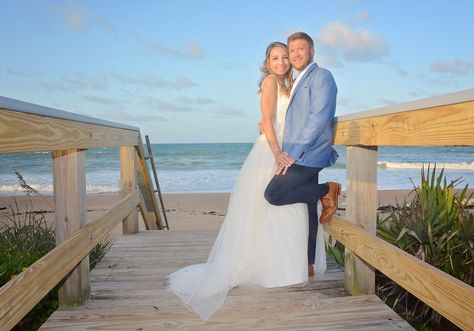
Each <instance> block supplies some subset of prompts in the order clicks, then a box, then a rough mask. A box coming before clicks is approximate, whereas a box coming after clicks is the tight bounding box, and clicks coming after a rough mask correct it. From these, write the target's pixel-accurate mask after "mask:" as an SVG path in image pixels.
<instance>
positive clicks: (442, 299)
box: [325, 217, 474, 330]
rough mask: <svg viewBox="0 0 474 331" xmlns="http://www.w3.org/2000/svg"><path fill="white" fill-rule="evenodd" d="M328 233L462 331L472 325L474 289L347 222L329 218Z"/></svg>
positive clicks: (473, 319)
mask: <svg viewBox="0 0 474 331" xmlns="http://www.w3.org/2000/svg"><path fill="white" fill-rule="evenodd" d="M325 230H326V232H327V233H328V234H330V235H331V236H332V237H334V238H335V239H336V240H338V241H340V242H341V243H342V244H343V245H344V246H345V247H346V248H348V249H350V250H351V251H352V252H354V253H355V254H356V255H357V256H359V257H360V258H362V259H364V260H365V261H366V262H367V263H369V264H370V265H372V266H374V267H375V268H376V269H378V270H380V271H381V272H383V273H384V274H385V275H387V276H388V277H390V278H391V279H392V280H394V281H395V282H397V283H398V284H399V285H400V286H403V287H404V288H405V289H406V290H408V291H409V292H410V293H412V294H413V295H415V296H416V297H417V298H419V299H420V300H422V301H423V302H424V303H426V304H427V305H429V306H430V307H432V308H433V309H434V310H436V311H437V312H438V313H440V314H441V315H443V316H444V317H446V318H447V319H449V320H450V321H451V322H453V323H454V324H456V325H457V326H459V327H460V328H462V329H465V330H468V329H471V328H472V326H473V325H474V288H473V287H471V286H469V285H467V284H465V283H463V282H461V281H460V280H458V279H456V278H454V277H452V276H450V275H448V274H446V273H444V272H442V271H441V270H438V269H436V268H434V267H433V266H431V265H429V264H428V263H425V262H423V261H421V260H419V259H417V258H416V257H414V256H412V255H410V254H408V253H406V252H404V251H402V250H401V249H399V248H397V247H395V246H393V245H391V244H389V243H387V242H385V241H384V240H382V239H380V238H377V237H374V236H373V235H372V234H370V233H367V232H366V231H364V230H363V229H361V228H359V227H357V226H355V225H353V224H351V223H350V222H348V221H347V220H344V219H342V218H339V217H333V219H332V220H331V222H330V223H329V224H327V225H325Z"/></svg>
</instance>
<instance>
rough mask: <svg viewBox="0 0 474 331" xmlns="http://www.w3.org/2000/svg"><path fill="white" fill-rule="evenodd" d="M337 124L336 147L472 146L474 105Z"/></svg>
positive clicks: (420, 110)
mask: <svg viewBox="0 0 474 331" xmlns="http://www.w3.org/2000/svg"><path fill="white" fill-rule="evenodd" d="M356 115H357V114H353V116H351V118H352V119H348V120H337V122H336V123H335V127H334V131H335V136H334V144H335V145H365V146H474V101H472V100H471V101H465V102H462V103H457V104H451V105H444V106H437V107H431V108H426V109H419V110H411V111H406V112H397V113H392V114H384V115H380V116H378V115H377V114H376V113H374V115H373V116H371V117H364V118H361V119H357V118H353V117H355V116H356Z"/></svg>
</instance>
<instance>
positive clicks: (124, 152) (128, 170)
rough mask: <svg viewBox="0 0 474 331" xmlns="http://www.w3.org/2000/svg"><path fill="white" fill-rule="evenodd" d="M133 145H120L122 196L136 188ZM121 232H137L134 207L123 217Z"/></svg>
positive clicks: (135, 165) (136, 214) (136, 216)
mask: <svg viewBox="0 0 474 331" xmlns="http://www.w3.org/2000/svg"><path fill="white" fill-rule="evenodd" d="M136 155H137V154H136V152H135V147H134V146H121V147H120V195H121V196H122V197H125V196H127V195H128V194H130V193H132V192H134V191H136V189H137V156H136ZM122 231H123V234H133V233H137V232H138V210H137V208H135V209H134V210H133V211H132V212H130V214H129V215H128V216H127V217H126V218H124V219H123V222H122Z"/></svg>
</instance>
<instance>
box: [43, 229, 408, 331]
mask: <svg viewBox="0 0 474 331" xmlns="http://www.w3.org/2000/svg"><path fill="white" fill-rule="evenodd" d="M216 236H217V231H216V230H198V231H175V230H170V231H166V232H165V231H145V232H139V233H138V234H135V235H133V236H122V237H120V238H119V239H118V240H117V242H116V244H115V245H114V246H113V247H112V249H111V250H110V251H109V252H108V253H107V255H106V256H105V258H104V259H103V260H102V261H101V262H100V263H99V264H98V265H97V266H96V268H95V269H94V270H93V271H92V272H91V280H92V294H91V299H90V301H88V302H87V303H86V306H85V307H83V308H68V309H67V310H58V311H56V312H55V313H54V314H53V315H52V316H51V317H50V318H49V320H48V321H47V322H46V323H45V324H44V325H43V326H42V329H44V330H82V329H110V330H129V329H133V330H136V329H144V330H147V329H183V330H188V329H193V330H201V329H202V330H208V329H214V330H222V329H225V330H227V329H229V330H254V329H256V330H271V329H279V330H281V329H284V330H301V329H311V330H348V329H351V330H400V329H401V330H412V328H411V327H410V326H409V325H408V324H407V323H406V322H405V321H403V320H402V319H401V318H400V317H398V316H397V315H396V314H395V313H394V312H393V311H392V310H391V309H390V308H389V307H388V306H386V305H385V304H384V303H383V302H382V301H381V300H380V299H378V298H377V297H375V296H358V297H348V296H347V293H346V292H345V291H344V289H343V280H342V277H343V273H342V270H341V269H340V268H339V267H338V266H337V265H336V264H335V263H329V264H328V271H327V272H326V274H325V275H323V276H319V275H318V276H316V277H315V278H312V279H311V280H310V281H309V282H308V283H307V284H298V285H295V286H286V287H278V288H271V289H262V288H248V287H236V288H233V289H232V290H231V291H230V292H229V294H228V296H227V298H226V301H225V303H224V306H223V307H222V308H221V309H220V310H219V311H218V312H217V313H216V314H215V315H214V316H213V317H212V318H211V319H210V320H209V321H207V322H203V321H201V320H200V319H199V318H198V317H197V316H196V315H194V314H192V313H190V312H189V311H188V310H186V309H185V308H184V307H183V305H182V303H181V301H180V300H179V299H178V297H176V296H175V295H174V294H172V293H171V292H169V291H168V290H167V287H166V286H167V284H166V282H167V281H166V279H167V275H168V274H170V273H171V272H173V271H175V270H177V269H178V268H180V267H183V266H185V265H189V264H194V263H200V262H204V261H206V259H207V257H208V254H209V251H210V249H211V248H212V245H213V242H214V240H215V238H216Z"/></svg>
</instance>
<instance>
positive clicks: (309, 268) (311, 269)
mask: <svg viewBox="0 0 474 331" xmlns="http://www.w3.org/2000/svg"><path fill="white" fill-rule="evenodd" d="M313 276H314V267H313V265H312V264H308V277H313Z"/></svg>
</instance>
